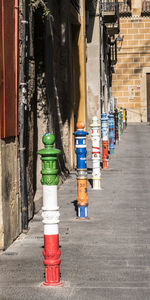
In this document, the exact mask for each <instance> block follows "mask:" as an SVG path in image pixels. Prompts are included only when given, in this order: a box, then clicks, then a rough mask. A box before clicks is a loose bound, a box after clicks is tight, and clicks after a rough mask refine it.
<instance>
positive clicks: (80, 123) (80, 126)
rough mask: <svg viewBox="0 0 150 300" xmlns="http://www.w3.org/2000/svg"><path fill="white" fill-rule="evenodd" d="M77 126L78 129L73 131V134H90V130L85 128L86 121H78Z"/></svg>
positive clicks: (80, 135)
mask: <svg viewBox="0 0 150 300" xmlns="http://www.w3.org/2000/svg"><path fill="white" fill-rule="evenodd" d="M76 127H77V131H75V132H74V133H73V135H75V136H76V137H78V136H79V137H82V136H83V137H84V136H86V135H88V132H87V131H85V130H84V127H85V125H84V122H83V121H78V122H77V124H76Z"/></svg>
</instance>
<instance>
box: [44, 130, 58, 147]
mask: <svg viewBox="0 0 150 300" xmlns="http://www.w3.org/2000/svg"><path fill="white" fill-rule="evenodd" d="M42 142H43V144H44V145H45V147H47V146H48V147H51V148H52V147H53V144H54V142H55V136H54V135H53V134H52V133H45V134H44V135H43V138H42Z"/></svg>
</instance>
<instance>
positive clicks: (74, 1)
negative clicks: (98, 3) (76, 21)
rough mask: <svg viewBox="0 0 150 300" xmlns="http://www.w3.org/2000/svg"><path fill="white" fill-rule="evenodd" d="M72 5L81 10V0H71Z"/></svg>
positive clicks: (78, 10)
mask: <svg viewBox="0 0 150 300" xmlns="http://www.w3.org/2000/svg"><path fill="white" fill-rule="evenodd" d="M71 3H72V5H73V6H74V8H75V9H76V10H77V12H78V13H79V12H80V0H71Z"/></svg>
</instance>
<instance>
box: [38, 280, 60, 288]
mask: <svg viewBox="0 0 150 300" xmlns="http://www.w3.org/2000/svg"><path fill="white" fill-rule="evenodd" d="M63 285H64V281H62V282H58V283H47V282H42V284H41V286H50V287H56V286H60V287H61V286H63Z"/></svg>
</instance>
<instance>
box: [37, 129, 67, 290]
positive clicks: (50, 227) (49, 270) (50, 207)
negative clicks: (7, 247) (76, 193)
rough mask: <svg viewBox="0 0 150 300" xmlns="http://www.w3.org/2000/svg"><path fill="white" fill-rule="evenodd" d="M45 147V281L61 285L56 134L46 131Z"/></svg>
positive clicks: (43, 176) (42, 180) (43, 183)
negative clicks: (54, 145)
mask: <svg viewBox="0 0 150 300" xmlns="http://www.w3.org/2000/svg"><path fill="white" fill-rule="evenodd" d="M42 141H43V144H44V146H45V148H44V149H41V150H39V151H38V152H37V153H38V154H40V155H41V160H42V171H41V174H42V178H41V183H42V185H43V207H42V217H43V224H44V251H43V256H44V258H45V259H44V261H43V263H44V265H45V282H44V283H43V285H46V286H58V285H59V286H60V285H63V283H62V282H60V270H59V265H60V262H61V260H60V255H61V251H60V249H59V232H58V223H59V215H60V214H59V207H58V203H57V185H58V181H59V180H58V177H57V173H58V170H57V168H56V161H57V154H59V153H60V152H61V151H60V150H58V149H55V148H54V147H53V144H54V142H55V136H54V135H53V134H51V133H46V134H45V135H44V136H43V139H42Z"/></svg>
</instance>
